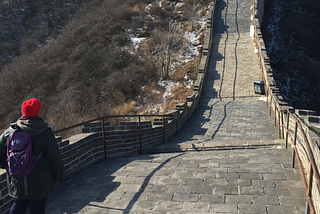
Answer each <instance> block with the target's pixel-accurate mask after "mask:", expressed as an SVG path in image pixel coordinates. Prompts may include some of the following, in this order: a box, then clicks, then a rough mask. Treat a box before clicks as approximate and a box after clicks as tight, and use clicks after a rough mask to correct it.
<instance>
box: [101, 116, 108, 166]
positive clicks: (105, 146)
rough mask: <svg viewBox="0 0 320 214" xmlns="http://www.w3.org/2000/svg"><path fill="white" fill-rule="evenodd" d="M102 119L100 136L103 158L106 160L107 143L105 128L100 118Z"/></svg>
mask: <svg viewBox="0 0 320 214" xmlns="http://www.w3.org/2000/svg"><path fill="white" fill-rule="evenodd" d="M101 120H102V121H101V122H102V124H101V125H102V138H103V147H104V159H105V160H107V143H106V130H105V127H104V118H102V119H101Z"/></svg>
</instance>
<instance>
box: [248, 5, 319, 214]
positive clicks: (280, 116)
mask: <svg viewBox="0 0 320 214" xmlns="http://www.w3.org/2000/svg"><path fill="white" fill-rule="evenodd" d="M264 3H265V0H254V5H252V15H253V27H254V30H255V32H254V33H255V35H254V39H255V41H254V42H255V44H256V46H257V47H256V48H257V49H258V54H259V57H260V67H261V71H262V75H263V80H264V82H265V91H266V96H267V101H268V103H269V106H270V112H271V111H273V112H274V115H275V123H277V124H278V126H279V138H286V139H287V142H288V143H291V145H293V144H296V148H297V151H298V156H299V159H300V160H301V163H302V166H301V167H302V171H303V175H304V179H305V181H306V183H309V174H310V162H311V161H310V160H311V158H312V156H313V157H314V162H315V168H316V169H317V171H318V172H319V171H320V163H319V162H320V117H319V115H317V113H316V112H314V111H310V110H301V109H294V108H293V107H292V106H289V105H288V104H287V103H286V102H284V100H283V97H282V96H281V92H280V90H279V88H278V87H277V85H276V82H275V80H274V78H273V70H272V68H271V66H270V59H269V57H268V54H267V50H266V46H265V43H264V40H263V37H262V33H261V29H260V24H261V23H262V18H263V14H264V11H263V10H264ZM289 112H291V113H292V114H290V113H289ZM291 115H293V116H291ZM288 117H289V119H288ZM285 127H286V128H285ZM287 130H288V134H287ZM295 136H296V137H295ZM294 139H296V140H294ZM309 148H310V149H309ZM311 179H312V182H311V183H312V185H311V186H312V189H311V194H310V195H309V196H310V197H311V200H312V202H313V206H314V211H315V213H320V190H319V183H317V180H316V176H315V175H314V174H313V176H312V177H311Z"/></svg>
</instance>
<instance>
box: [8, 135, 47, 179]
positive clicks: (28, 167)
mask: <svg viewBox="0 0 320 214" xmlns="http://www.w3.org/2000/svg"><path fill="white" fill-rule="evenodd" d="M32 141H33V137H32V136H30V135H28V134H27V133H25V132H23V131H20V132H16V133H13V134H11V135H10V137H9V139H8V141H7V163H8V166H9V173H10V175H12V176H14V177H24V176H27V175H29V174H30V173H31V172H33V171H34V170H35V168H36V165H37V163H38V160H39V158H40V156H41V155H40V156H39V157H37V156H35V155H34V154H33V152H32Z"/></svg>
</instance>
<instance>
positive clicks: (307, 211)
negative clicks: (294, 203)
mask: <svg viewBox="0 0 320 214" xmlns="http://www.w3.org/2000/svg"><path fill="white" fill-rule="evenodd" d="M308 177H309V179H308V191H307V199H308V198H311V193H312V180H313V168H312V164H311V163H310V169H309V176H308ZM305 213H306V214H309V213H310V206H309V203H308V200H307V203H306V212H305Z"/></svg>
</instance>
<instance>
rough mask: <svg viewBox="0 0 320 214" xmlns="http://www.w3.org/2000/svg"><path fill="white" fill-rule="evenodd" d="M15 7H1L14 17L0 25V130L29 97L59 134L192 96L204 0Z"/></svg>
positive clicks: (5, 16)
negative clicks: (93, 121)
mask: <svg viewBox="0 0 320 214" xmlns="http://www.w3.org/2000/svg"><path fill="white" fill-rule="evenodd" d="M19 2H20V3H12V2H11V1H3V2H1V3H2V5H1V6H5V8H7V9H8V8H10V10H12V11H15V12H14V13H8V12H7V11H6V10H1V16H0V18H1V19H2V20H10V21H11V22H14V23H10V24H11V26H14V27H12V28H10V27H9V26H8V25H5V26H1V27H2V28H3V27H4V29H6V30H5V31H3V32H4V33H3V34H2V36H1V46H2V47H6V49H1V51H0V52H1V53H0V55H1V60H0V61H1V63H2V64H1V65H2V66H1V67H2V69H1V73H0V98H1V99H2V100H3V101H4V103H5V104H4V105H3V107H1V109H0V119H1V121H2V124H1V128H4V127H7V125H8V123H9V122H12V121H14V120H16V119H17V117H19V116H20V105H21V103H22V102H23V101H24V100H26V99H28V98H31V97H37V98H38V99H39V100H40V101H41V103H42V110H41V116H42V117H43V118H44V119H46V120H47V121H48V122H49V123H50V124H52V125H53V126H54V127H55V128H61V127H65V126H67V125H71V124H74V123H77V122H80V121H83V120H86V119H89V118H90V119H91V118H93V117H97V116H102V115H106V114H119V113H122V114H126V113H130V112H131V113H137V112H139V113H140V112H145V111H146V110H147V109H148V108H149V107H150V106H158V107H157V108H156V112H158V113H159V112H163V111H165V110H166V109H167V108H170V107H172V106H174V105H175V103H177V102H181V101H184V100H185V97H186V96H187V95H188V94H189V93H191V90H192V80H193V79H195V78H196V75H195V73H196V72H197V68H198V65H199V61H200V60H199V57H200V55H199V52H201V45H202V43H203V33H204V24H203V23H204V22H203V21H201V20H204V18H203V17H204V15H205V14H206V12H207V10H208V7H207V5H208V3H209V2H208V1H199V0H198V1H196V0H185V1H184V2H180V3H177V2H175V1H172V2H171V1H167V0H164V1H156V2H154V1H151V0H121V1H119V0H93V1H85V0H83V1H78V0H69V1H59V0H57V1H53V2H49V1H39V0H38V1H37V0H35V1H32V4H30V2H29V1H19ZM36 3H38V4H36ZM39 4H40V5H41V7H40V6H39ZM67 4H68V5H69V6H70V8H69V10H67V12H66V11H64V9H66V8H68V7H65V5H67ZM1 8H3V7H1ZM60 10H61V11H60ZM58 11H60V12H58ZM62 11H64V12H65V13H67V14H68V15H66V16H64V17H62V15H61V14H62ZM21 12H23V13H21ZM69 12H70V13H69ZM10 17H11V18H12V19H10ZM16 17H19V18H16ZM199 21H200V22H199ZM46 29H47V30H46ZM11 30H12V31H11ZM37 32H38V33H37ZM43 32H46V33H45V34H42V33H43ZM3 35H5V36H3ZM12 35H14V36H15V37H14V36H12ZM38 36H39V37H38ZM10 53H12V54H10ZM159 80H160V81H159ZM173 86H175V87H173ZM168 88H169V89H170V90H171V91H170V93H171V95H172V96H170V97H171V99H167V98H168V97H169V96H168V94H169V93H168V92H166V91H167V89H168ZM174 92H178V93H174ZM153 110H154V109H153ZM146 113H148V111H147V112H146Z"/></svg>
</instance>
